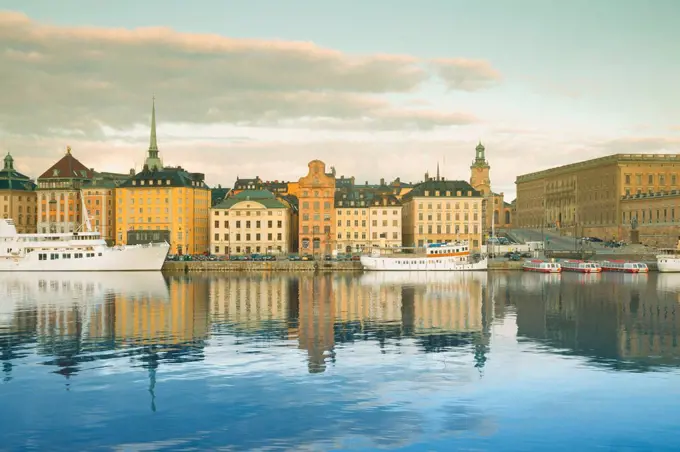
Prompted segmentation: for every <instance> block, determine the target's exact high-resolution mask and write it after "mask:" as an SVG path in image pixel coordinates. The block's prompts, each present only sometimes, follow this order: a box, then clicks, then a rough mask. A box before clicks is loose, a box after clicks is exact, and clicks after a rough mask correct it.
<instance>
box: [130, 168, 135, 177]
mask: <svg viewBox="0 0 680 452" xmlns="http://www.w3.org/2000/svg"><path fill="white" fill-rule="evenodd" d="M134 175H135V169H134V168H130V176H134Z"/></svg>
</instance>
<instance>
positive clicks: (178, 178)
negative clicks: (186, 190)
mask: <svg viewBox="0 0 680 452" xmlns="http://www.w3.org/2000/svg"><path fill="white" fill-rule="evenodd" d="M204 179H205V178H204V176H203V174H201V173H190V172H188V171H186V170H184V169H183V168H181V167H177V168H163V169H159V170H156V169H151V168H149V167H147V166H146V165H144V169H143V170H142V171H141V172H139V173H137V174H135V175H134V176H132V177H130V178H129V179H127V180H126V181H123V182H122V183H121V184H120V187H125V188H163V187H166V188H167V187H192V188H205V189H209V187H208V186H207V185H206V183H205V182H204ZM150 181H153V182H152V183H151V182H150ZM168 181H169V182H168ZM142 182H144V183H143V184H142Z"/></svg>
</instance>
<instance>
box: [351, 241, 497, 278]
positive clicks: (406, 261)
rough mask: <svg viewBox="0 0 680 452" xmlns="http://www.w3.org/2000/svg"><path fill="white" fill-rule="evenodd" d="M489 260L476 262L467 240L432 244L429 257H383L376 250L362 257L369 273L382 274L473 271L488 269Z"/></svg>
mask: <svg viewBox="0 0 680 452" xmlns="http://www.w3.org/2000/svg"><path fill="white" fill-rule="evenodd" d="M487 264H488V259H487V258H486V257H483V258H481V259H480V260H478V261H475V260H474V259H473V258H472V256H471V254H470V246H469V244H468V242H467V241H462V242H453V243H431V244H429V245H428V246H427V248H426V249H425V254H422V255H418V254H392V255H386V256H381V255H380V250H378V249H374V250H373V252H372V253H371V255H370V256H361V265H362V266H363V267H364V269H365V270H380V271H472V270H486V269H487Z"/></svg>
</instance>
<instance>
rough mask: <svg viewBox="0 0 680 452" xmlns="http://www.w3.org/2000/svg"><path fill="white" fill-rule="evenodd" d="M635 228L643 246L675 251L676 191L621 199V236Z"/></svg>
mask: <svg viewBox="0 0 680 452" xmlns="http://www.w3.org/2000/svg"><path fill="white" fill-rule="evenodd" d="M633 226H635V229H636V230H637V231H638V233H637V234H638V240H639V241H640V243H642V244H644V245H650V246H656V247H661V248H675V246H676V245H677V243H678V240H679V239H680V189H674V190H668V191H661V192H656V193H642V192H641V193H637V194H630V195H626V196H624V197H623V198H621V229H622V233H621V236H622V238H624V239H627V238H628V237H630V235H631V234H630V231H631V230H632V229H633Z"/></svg>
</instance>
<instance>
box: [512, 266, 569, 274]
mask: <svg viewBox="0 0 680 452" xmlns="http://www.w3.org/2000/svg"><path fill="white" fill-rule="evenodd" d="M522 270H524V271H525V272H536V273H560V272H561V271H562V269H561V268H533V267H522Z"/></svg>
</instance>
